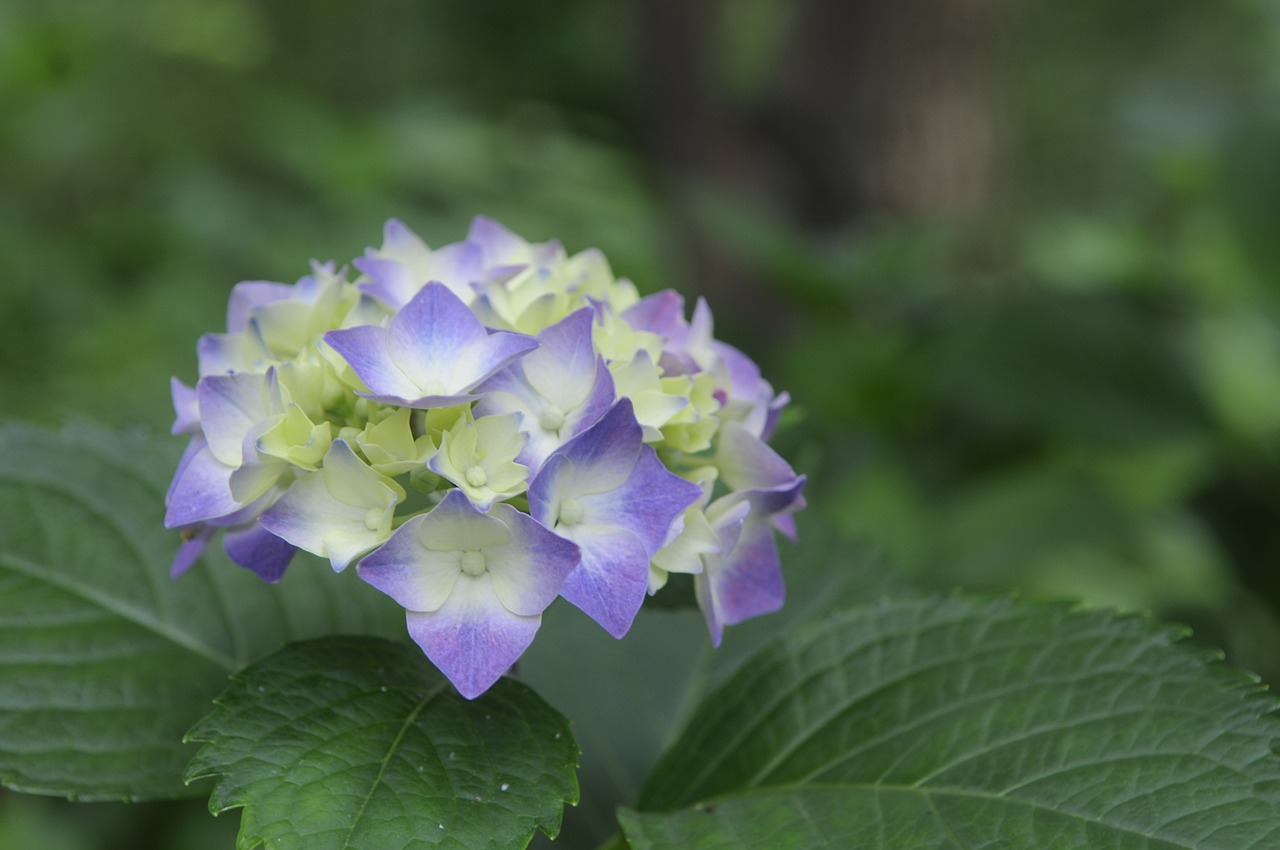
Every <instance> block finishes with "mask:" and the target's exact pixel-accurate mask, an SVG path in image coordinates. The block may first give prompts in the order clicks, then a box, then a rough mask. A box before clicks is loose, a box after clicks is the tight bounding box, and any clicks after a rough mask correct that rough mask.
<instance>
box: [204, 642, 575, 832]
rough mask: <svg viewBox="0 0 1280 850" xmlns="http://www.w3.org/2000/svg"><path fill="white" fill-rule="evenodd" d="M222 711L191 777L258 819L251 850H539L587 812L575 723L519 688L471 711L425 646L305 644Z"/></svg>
mask: <svg viewBox="0 0 1280 850" xmlns="http://www.w3.org/2000/svg"><path fill="white" fill-rule="evenodd" d="M216 703H217V706H218V707H217V709H216V710H215V711H214V712H213V713H212V714H211V715H209V716H208V717H206V718H205V719H204V720H202V721H201V722H200V723H198V724H197V725H196V727H195V728H193V729H192V730H191V733H190V735H189V738H190V739H191V740H195V741H205V742H208V743H206V744H205V746H204V747H202V748H201V749H200V751H199V752H198V753H197V754H196V757H195V758H194V759H193V760H192V762H191V766H190V767H189V768H188V770H187V776H188V778H193V779H194V778H201V777H207V776H217V777H219V780H218V784H217V786H216V787H215V789H214V792H213V796H212V797H211V799H210V802H209V807H210V809H212V810H213V811H214V812H215V813H217V812H222V811H226V810H227V809H230V808H234V807H238V806H243V807H244V814H243V817H242V819H241V826H240V839H239V842H238V846H239V847H240V848H241V850H249V848H253V847H259V846H262V845H266V846H269V847H271V848H274V850H289V848H303V847H305V848H307V850H330V848H334V850H337V848H366V847H396V848H404V850H410V849H411V848H422V847H437V846H442V847H451V848H508V847H524V846H525V845H526V844H527V843H528V842H529V839H530V838H532V837H533V833H534V830H535V829H541V830H542V831H543V832H545V833H547V834H548V835H550V836H552V837H554V836H555V835H556V833H557V832H559V829H560V817H561V812H562V811H563V807H564V804H565V803H576V802H577V800H578V782H577V778H576V776H575V774H574V770H575V768H576V767H577V764H578V745H577V744H576V743H575V742H574V740H573V736H572V734H571V733H570V730H569V723H568V721H567V720H565V719H564V717H562V716H561V715H560V714H558V713H557V712H556V711H555V710H554V709H552V708H551V707H550V706H548V705H547V704H546V703H545V702H543V701H542V699H541V698H540V697H539V696H538V695H537V694H536V693H534V692H533V691H532V690H531V689H530V688H528V687H526V686H525V685H522V684H520V683H518V682H515V681H513V680H511V679H501V680H500V681H499V682H498V683H497V684H496V685H494V686H493V687H492V688H491V689H489V690H488V691H487V692H486V693H485V694H484V695H483V696H482V697H480V698H479V699H476V700H474V701H468V700H465V699H463V698H462V697H461V696H459V695H458V693H457V692H456V691H455V690H454V689H453V688H452V687H451V686H450V685H449V683H448V681H447V680H446V679H445V678H444V677H443V676H441V675H440V674H439V673H438V672H437V671H436V669H435V668H434V667H432V666H431V665H430V664H429V663H428V662H427V660H426V658H425V657H424V656H423V654H422V652H421V651H420V650H419V649H418V648H417V647H414V646H408V645H405V644H401V643H391V642H387V641H382V640H376V639H372V638H326V639H321V640H315V641H308V642H305V643H300V644H292V645H290V646H287V647H285V648H284V649H282V650H281V651H279V652H277V653H275V654H273V655H271V656H268V657H267V658H264V659H263V660H261V661H259V662H257V663H255V664H253V665H251V666H250V667H248V668H247V669H245V670H244V671H242V672H240V673H237V674H236V675H235V676H233V677H232V685H231V687H230V688H229V689H228V690H227V692H226V693H225V694H223V695H222V696H221V697H219V698H218V699H217V700H216Z"/></svg>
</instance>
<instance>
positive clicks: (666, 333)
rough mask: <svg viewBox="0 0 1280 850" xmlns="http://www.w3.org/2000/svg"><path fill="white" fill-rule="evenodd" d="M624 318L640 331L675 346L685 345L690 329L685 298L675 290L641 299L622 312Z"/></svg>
mask: <svg viewBox="0 0 1280 850" xmlns="http://www.w3.org/2000/svg"><path fill="white" fill-rule="evenodd" d="M622 318H623V320H624V321H626V323H627V324H629V325H631V327H633V328H635V329H636V330H638V331H649V332H650V333H655V334H658V335H659V336H661V337H664V338H666V339H667V340H668V342H671V343H673V344H674V345H675V346H683V345H684V335H685V333H686V331H687V328H688V326H687V325H686V324H685V321H684V298H683V297H681V295H680V293H678V292H676V291H675V290H674V289H664V290H663V291H661V292H655V293H654V294H653V295H648V296H646V297H644V298H641V299H640V300H639V301H637V302H636V303H635V304H632V305H631V306H630V307H628V308H627V309H626V310H624V311H623V312H622Z"/></svg>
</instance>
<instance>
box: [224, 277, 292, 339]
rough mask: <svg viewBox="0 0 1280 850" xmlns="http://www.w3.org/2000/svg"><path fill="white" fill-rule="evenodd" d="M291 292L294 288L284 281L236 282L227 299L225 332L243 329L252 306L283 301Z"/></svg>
mask: <svg viewBox="0 0 1280 850" xmlns="http://www.w3.org/2000/svg"><path fill="white" fill-rule="evenodd" d="M293 294H294V288H293V287H292V286H289V285H288V284H284V283H271V282H269V281H265V280H246V281H242V282H241V283H237V284H236V285H235V286H233V287H232V288H231V298H230V299H228V301H227V332H228V333H236V332H237V331H242V330H244V329H245V327H246V326H247V325H248V324H249V316H250V313H251V311H252V310H253V308H254V307H257V306H258V305H260V304H270V303H271V302H272V301H283V300H284V299H286V298H290V297H292V296H293Z"/></svg>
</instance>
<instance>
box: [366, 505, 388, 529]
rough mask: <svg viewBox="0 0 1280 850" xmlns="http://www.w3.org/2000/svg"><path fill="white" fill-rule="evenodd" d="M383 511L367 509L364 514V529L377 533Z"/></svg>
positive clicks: (380, 509)
mask: <svg viewBox="0 0 1280 850" xmlns="http://www.w3.org/2000/svg"><path fill="white" fill-rule="evenodd" d="M384 514H385V511H383V510H382V508H369V510H367V511H365V514H364V527H365V528H367V529H369V530H370V531H377V530H378V528H379V527H380V526H381V525H382V517H383V515H384Z"/></svg>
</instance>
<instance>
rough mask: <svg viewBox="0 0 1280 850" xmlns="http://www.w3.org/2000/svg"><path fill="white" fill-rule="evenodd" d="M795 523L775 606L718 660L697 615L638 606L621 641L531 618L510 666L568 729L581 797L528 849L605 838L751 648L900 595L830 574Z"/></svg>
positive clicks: (735, 633) (886, 581)
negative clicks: (576, 749)
mask: <svg viewBox="0 0 1280 850" xmlns="http://www.w3.org/2000/svg"><path fill="white" fill-rule="evenodd" d="M800 523H801V525H800V538H801V540H802V541H803V545H801V546H796V547H792V546H790V545H787V546H786V548H785V549H784V550H783V558H784V561H785V565H784V568H783V569H784V571H785V573H786V579H787V604H786V605H785V606H784V607H783V609H782V610H781V611H779V612H777V613H774V614H770V615H768V616H766V617H758V618H756V619H753V620H749V621H747V622H745V623H741V624H739V625H736V626H733V627H731V628H729V629H727V630H726V631H725V636H724V643H723V644H722V645H721V646H720V647H719V648H713V647H712V646H711V640H710V638H709V637H708V636H707V625H706V621H705V620H704V619H703V617H702V613H701V612H700V611H697V610H682V611H673V610H669V609H663V608H657V609H653V608H651V606H650V604H649V602H646V603H645V605H644V607H643V608H641V609H640V613H639V615H638V616H637V617H636V620H635V622H634V623H633V624H632V626H631V631H630V632H628V633H627V636H626V637H625V638H624V639H622V640H615V639H614V638H612V637H611V636H610V635H609V634H608V632H606V631H604V629H602V628H600V626H599V625H597V624H596V623H595V622H594V621H592V620H591V619H590V618H588V617H587V616H586V615H585V614H583V613H582V612H581V611H579V610H578V609H576V608H574V607H573V606H571V605H569V604H568V603H567V602H564V601H563V600H560V601H558V602H556V604H555V605H553V606H552V607H551V608H550V609H549V610H548V611H547V613H546V614H544V615H543V618H542V628H541V629H540V630H539V631H538V638H537V640H535V641H534V642H533V645H532V646H530V647H529V649H528V651H527V652H525V654H524V655H523V656H522V657H521V659H520V665H519V668H520V679H521V680H523V681H525V682H527V683H528V684H530V685H531V686H533V687H534V688H535V689H536V690H537V691H538V692H539V693H540V694H542V695H543V696H545V697H546V699H547V701H548V702H550V703H551V704H552V705H553V706H555V707H556V708H557V709H558V710H559V711H561V712H562V713H563V714H565V715H566V716H567V717H568V718H569V719H570V720H571V721H573V729H574V734H575V736H576V737H577V739H578V743H579V745H581V747H582V762H581V765H580V766H579V769H578V777H579V781H580V782H581V784H582V787H583V788H587V789H590V790H589V791H588V793H586V794H585V795H584V797H583V800H582V803H581V805H579V806H576V807H575V808H573V809H571V810H569V811H567V812H566V813H565V820H564V828H563V831H562V832H561V834H560V837H559V838H558V839H557V840H556V841H555V842H554V844H553V843H551V842H548V841H545V840H543V839H542V838H541V837H540V836H539V837H536V838H535V839H534V846H542V847H548V848H549V847H560V846H564V845H567V846H570V847H596V846H598V845H599V844H600V842H602V841H604V840H605V839H606V838H608V837H609V836H610V835H612V834H613V833H615V832H617V829H618V821H617V809H618V806H620V805H624V804H630V803H633V802H634V801H635V799H636V797H637V796H639V793H640V789H641V787H642V786H643V784H644V781H645V778H646V777H647V776H648V775H649V773H650V772H651V771H652V770H653V766H654V764H655V762H656V761H657V759H658V757H659V755H661V753H662V751H663V749H664V748H665V747H666V746H667V745H668V744H670V743H671V741H672V739H673V737H674V736H675V733H676V732H677V731H678V730H679V729H680V727H681V726H682V725H683V724H684V723H685V722H686V721H687V720H688V718H689V717H690V715H691V714H692V712H693V711H694V709H695V708H696V707H697V706H698V704H699V703H700V702H701V700H702V697H703V696H704V695H705V693H706V691H707V690H708V688H709V687H711V686H713V685H714V684H715V683H717V682H719V681H722V680H724V679H726V678H728V675H729V674H730V673H731V672H732V671H733V670H734V669H735V668H736V667H737V666H739V665H740V664H741V662H742V661H743V660H745V659H746V658H747V657H748V656H749V655H751V654H752V653H753V652H755V651H756V650H758V649H759V648H760V646H762V645H763V644H765V643H768V642H769V641H771V640H773V639H774V638H776V637H777V635H779V634H781V633H783V632H785V631H787V630H788V628H790V626H792V625H796V624H799V623H802V622H805V621H808V620H811V619H814V618H817V617H820V616H823V615H825V614H826V612H828V611H829V610H830V609H831V606H833V605H841V604H845V605H852V604H854V603H855V602H856V601H857V600H860V599H868V598H870V599H875V598H879V597H881V596H884V595H886V594H887V593H888V592H889V591H891V590H892V591H893V592H894V593H902V592H903V591H902V589H901V587H899V585H898V581H897V579H896V577H894V576H893V575H892V574H891V573H890V572H889V570H888V567H887V565H886V564H884V563H883V561H882V560H880V559H877V558H874V557H871V556H869V555H867V554H865V553H854V554H850V555H849V558H848V562H847V564H846V567H845V569H842V570H832V569H830V568H829V562H828V560H827V558H826V557H825V556H824V555H823V553H826V552H830V551H832V549H833V548H834V547H835V546H836V545H837V543H836V541H834V540H832V539H831V537H830V532H828V531H826V530H825V528H824V526H822V525H821V524H814V523H808V522H806V517H803V516H802V517H800ZM841 545H844V547H845V551H846V552H848V551H849V547H848V545H847V544H841ZM566 658H572V659H573V663H572V664H566V663H565V659H566ZM584 671H590V675H585V674H584Z"/></svg>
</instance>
